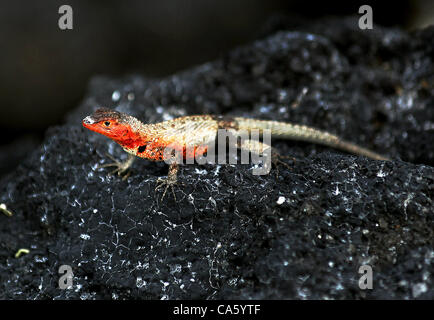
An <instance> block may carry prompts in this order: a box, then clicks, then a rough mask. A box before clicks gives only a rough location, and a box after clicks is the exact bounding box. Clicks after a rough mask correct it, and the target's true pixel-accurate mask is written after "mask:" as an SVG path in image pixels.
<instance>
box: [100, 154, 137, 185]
mask: <svg viewBox="0 0 434 320" xmlns="http://www.w3.org/2000/svg"><path fill="white" fill-rule="evenodd" d="M106 156H107V157H108V158H110V159H111V160H112V161H113V162H111V163H106V164H103V165H99V166H98V167H97V168H98V169H99V168H107V167H116V168H115V169H114V170H113V171H111V172H109V175H112V174H116V173H117V174H118V176H121V175H123V177H122V180H126V179H127V178H128V177H129V175H130V174H131V172H130V170H129V169H130V167H131V165H132V164H133V162H134V159H135V158H136V157H135V156H134V155H132V154H128V158H127V160H125V161H124V162H122V161H119V160H117V159H115V158H114V157H113V156H112V155H110V154H108V153H106Z"/></svg>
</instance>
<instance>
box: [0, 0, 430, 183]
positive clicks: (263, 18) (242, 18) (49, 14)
mask: <svg viewBox="0 0 434 320" xmlns="http://www.w3.org/2000/svg"><path fill="white" fill-rule="evenodd" d="M62 4H68V5H70V6H71V7H72V8H73V12H74V29H73V30H67V31H62V30H60V29H59V28H58V19H59V17H60V15H59V13H58V8H59V7H60V6H61V5H62ZM363 4H370V5H371V6H372V7H373V13H374V14H373V16H374V23H377V24H380V25H386V26H399V27H401V28H406V29H414V28H418V27H423V26H425V25H427V24H428V23H432V20H431V21H430V20H429V19H433V16H434V14H433V4H432V1H429V0H419V1H405V0H399V1H394V2H386V1H381V2H379V1H378V2H372V1H371V2H367V1H345V2H340V1H308V0H303V1H302V0H292V1H284V0H238V1H233V0H219V1H215V0H201V1H179V0H169V1H139V0H132V1H118V0H117V1H113V0H101V1H84V0H68V1H64V0H63V1H55V0H53V1H49V0H47V1H46V0H44V1H13V2H11V1H1V2H0V40H1V50H0V126H1V130H2V134H1V135H0V174H3V173H6V172H8V171H10V170H11V169H12V168H13V167H15V166H16V164H17V163H19V161H20V159H21V158H22V157H24V156H25V155H26V154H27V153H28V152H30V151H31V149H32V148H33V147H34V146H36V145H37V144H38V143H39V141H40V139H41V138H42V137H43V133H44V131H45V129H46V128H47V127H49V126H51V125H55V124H60V123H62V120H63V118H64V116H65V113H67V112H68V110H71V109H72V108H74V107H75V106H77V105H78V103H79V102H80V101H81V99H82V98H83V96H84V94H85V92H86V87H87V84H88V82H89V79H90V78H91V77H92V76H94V75H101V74H103V75H110V76H122V75H125V74H131V73H138V74H142V75H146V76H150V77H155V76H157V77H158V76H164V75H167V74H171V73H174V72H177V71H180V70H182V69H185V68H188V67H189V66H192V65H196V64H200V63H203V62H206V61H210V60H213V59H216V58H218V57H220V56H222V55H223V54H224V53H225V52H227V51H228V50H229V49H230V48H233V47H235V46H237V45H240V44H244V43H248V42H249V41H251V40H252V39H256V38H258V37H260V36H261V34H262V33H263V32H264V31H265V30H264V29H266V27H267V21H270V19H272V17H278V16H279V15H286V16H290V17H293V18H294V20H296V19H298V18H300V17H308V18H311V19H318V18H320V17H323V16H327V15H349V14H353V15H354V14H357V13H358V8H359V7H360V6H361V5H363Z"/></svg>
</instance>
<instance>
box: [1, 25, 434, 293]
mask: <svg viewBox="0 0 434 320" xmlns="http://www.w3.org/2000/svg"><path fill="white" fill-rule="evenodd" d="M273 28H274V29H273ZM277 29H281V30H280V31H277ZM285 29H286V30H285ZM269 30H274V31H273V32H272V34H270V35H268V36H267V37H265V38H264V39H260V40H258V41H257V42H255V43H252V44H248V45H246V46H244V47H240V48H238V49H235V50H233V51H232V52H230V53H228V54H227V55H226V56H225V57H223V58H222V59H221V60H218V61H215V62H211V63H207V64H204V65H201V66H198V67H196V68H193V69H191V70H187V71H185V72H182V73H179V74H176V75H174V76H171V77H168V78H165V79H145V78H142V77H139V76H131V77H126V78H124V79H107V78H95V79H94V80H93V81H92V83H91V84H90V86H89V92H88V94H87V97H86V99H85V100H84V101H83V103H82V104H81V105H80V106H79V107H78V108H77V110H76V111H75V112H74V113H73V114H70V115H69V117H68V120H67V122H66V124H65V125H63V126H61V127H55V128H52V129H50V130H48V132H47V133H46V138H45V141H44V142H43V144H42V145H41V146H40V147H38V148H37V149H36V150H35V151H34V152H33V153H32V154H31V155H29V156H28V158H27V159H26V160H25V161H23V163H22V164H21V165H20V166H19V168H18V169H17V170H16V171H14V172H13V173H11V174H9V175H8V176H6V177H5V178H4V179H2V181H1V185H0V188H1V189H0V202H2V203H5V204H7V206H8V208H10V209H11V210H12V211H13V212H14V215H13V216H12V217H7V216H6V215H3V214H1V215H0V228H1V229H0V298H13V299H53V298H54V299H101V298H107V299H132V298H133V299H205V298H211V299H218V298H226V299H230V298H242V299H244V298H253V299H346V298H351V299H353V298H355V299H359V298H372V299H377V298H399V299H401V298H409V299H412V298H424V299H433V298H434V289H433V280H432V279H433V276H434V275H433V270H434V268H433V263H434V262H433V258H434V246H433V245H434V204H433V199H434V168H433V166H434V88H433V83H434V65H433V57H434V43H433V41H432V39H434V28H433V27H432V28H428V29H425V30H421V31H416V32H414V33H411V34H409V33H406V32H404V31H401V30H397V29H384V28H381V27H379V26H376V27H375V29H374V30H372V31H362V30H359V29H358V28H357V20H355V19H353V18H349V19H344V20H324V21H320V22H317V23H309V25H308V27H307V24H306V25H299V26H288V25H286V26H285V23H280V22H279V23H275V24H274V26H273V27H272V28H271V29H269ZM305 88H306V89H305ZM306 90H307V92H306ZM303 91H304V92H305V93H306V94H305V95H301V94H300V93H301V92H303ZM294 102H295V103H294ZM98 106H106V107H111V108H116V109H117V110H120V111H124V112H128V113H130V114H132V115H134V116H137V117H139V118H140V119H142V120H143V121H145V122H156V121H161V120H165V119H170V118H172V117H176V116H180V115H187V114H202V113H214V114H229V115H243V116H250V117H258V118H265V119H279V120H284V121H292V122H296V123H302V124H307V125H312V126H314V127H317V128H321V129H325V130H329V131H331V132H333V133H335V134H338V135H340V136H342V137H343V138H345V139H347V140H350V141H353V142H355V143H358V144H360V145H363V146H365V147H369V148H371V149H373V150H376V151H378V152H380V153H384V154H387V155H389V156H391V157H392V158H393V159H394V160H393V161H391V162H383V161H374V160H370V159H366V158H363V157H357V156H354V155H349V154H345V153H342V152H338V151H336V150H332V149H330V148H326V147H321V146H317V145H313V144H308V143H301V142H291V141H277V140H276V141H274V142H273V145H274V146H275V147H276V148H277V149H278V150H279V151H280V152H281V153H282V154H290V155H292V156H294V157H295V158H296V159H297V161H296V162H295V163H293V162H291V161H289V160H288V163H289V164H290V165H291V167H292V169H291V170H287V169H285V168H284V167H282V168H279V169H280V170H279V173H278V174H277V172H276V170H273V171H272V172H271V173H270V174H269V175H266V176H254V175H252V174H251V170H252V166H250V165H216V166H212V165H202V166H200V165H188V166H183V167H182V169H181V172H180V182H181V183H182V184H183V185H181V186H180V187H179V188H177V189H176V195H177V201H175V200H174V199H173V197H166V198H165V199H164V201H163V202H161V201H160V200H159V199H160V198H161V193H159V192H155V191H154V188H155V182H156V179H157V178H158V177H160V176H164V175H166V173H167V166H166V165H165V164H156V163H152V162H148V161H145V160H140V161H136V163H135V164H134V167H133V174H132V175H131V177H129V178H128V180H127V181H122V180H121V179H120V178H119V177H117V176H108V175H107V170H106V169H97V165H98V164H103V163H107V162H109V161H110V160H109V159H107V157H106V156H105V153H106V152H109V153H111V154H112V155H114V156H116V157H118V158H120V157H124V156H125V154H124V153H123V152H121V149H120V147H118V146H117V145H115V144H114V143H113V142H111V141H109V139H107V138H105V137H103V136H100V135H98V134H95V133H92V132H90V131H87V130H85V129H83V128H82V127H81V119H82V118H83V117H84V116H86V115H88V114H89V113H91V112H92V110H94V109H95V108H96V107H98ZM19 248H28V249H29V250H30V252H29V253H28V254H24V255H22V256H21V257H19V258H15V257H14V254H15V252H17V250H18V249H19ZM365 264H368V265H370V266H372V268H373V276H374V278H373V286H374V288H373V289H372V290H360V289H359V286H358V280H359V277H360V276H361V275H360V274H359V273H358V270H359V267H360V266H361V265H365ZM61 265H70V266H71V267H72V270H73V273H74V278H73V287H72V289H66V290H62V289H59V285H58V281H59V277H60V276H61V275H60V274H59V273H58V269H59V267H60V266H61Z"/></svg>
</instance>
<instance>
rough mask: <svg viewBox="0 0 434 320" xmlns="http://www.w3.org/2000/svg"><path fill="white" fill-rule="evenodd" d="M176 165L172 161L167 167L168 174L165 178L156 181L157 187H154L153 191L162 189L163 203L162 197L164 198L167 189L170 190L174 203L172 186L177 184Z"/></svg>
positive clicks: (177, 167)
mask: <svg viewBox="0 0 434 320" xmlns="http://www.w3.org/2000/svg"><path fill="white" fill-rule="evenodd" d="M178 169H179V166H178V164H177V163H176V162H175V161H174V162H172V163H171V164H170V166H169V172H168V173H167V178H158V180H157V186H156V187H155V191H157V190H159V189H164V191H163V196H162V197H161V201H163V199H164V197H165V196H166V193H167V190H168V189H169V188H171V189H172V194H173V197H174V198H175V201H176V195H175V190H174V186H175V185H176V184H177V183H178Z"/></svg>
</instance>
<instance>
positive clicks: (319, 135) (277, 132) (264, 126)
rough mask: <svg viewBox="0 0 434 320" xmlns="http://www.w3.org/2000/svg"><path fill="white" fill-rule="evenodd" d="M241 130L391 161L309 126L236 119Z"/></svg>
mask: <svg viewBox="0 0 434 320" xmlns="http://www.w3.org/2000/svg"><path fill="white" fill-rule="evenodd" d="M234 120H235V121H236V122H237V125H238V128H239V129H240V130H247V131H250V130H252V129H258V130H270V131H271V135H272V136H274V137H278V138H281V139H288V140H300V141H307V142H312V143H316V144H321V145H325V146H329V147H332V148H335V149H340V150H342V151H346V152H349V153H353V154H358V155H362V156H366V157H368V158H371V159H375V160H390V159H389V158H387V157H385V156H382V155H380V154H378V153H375V152H373V151H370V150H368V149H366V148H362V147H359V146H357V145H355V144H354V143H351V142H347V141H344V140H342V139H341V138H339V137H338V136H335V135H333V134H331V133H328V132H325V131H321V130H318V129H315V128H311V127H308V126H303V125H298V124H292V123H287V122H280V121H268V120H256V119H248V118H235V119H234Z"/></svg>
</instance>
